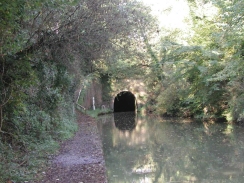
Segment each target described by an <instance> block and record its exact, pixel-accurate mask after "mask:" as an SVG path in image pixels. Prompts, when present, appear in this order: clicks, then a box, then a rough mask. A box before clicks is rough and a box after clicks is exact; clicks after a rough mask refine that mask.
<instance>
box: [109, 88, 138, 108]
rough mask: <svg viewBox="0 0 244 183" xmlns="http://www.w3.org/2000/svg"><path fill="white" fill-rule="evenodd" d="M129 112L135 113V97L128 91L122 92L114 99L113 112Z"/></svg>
mask: <svg viewBox="0 0 244 183" xmlns="http://www.w3.org/2000/svg"><path fill="white" fill-rule="evenodd" d="M129 111H136V97H135V96H134V95H133V93H131V92H129V91H122V92H120V93H119V94H118V95H117V96H116V97H115V99H114V112H129Z"/></svg>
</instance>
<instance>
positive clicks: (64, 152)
mask: <svg viewBox="0 0 244 183" xmlns="http://www.w3.org/2000/svg"><path fill="white" fill-rule="evenodd" d="M77 120H78V124H79V131H78V132H77V133H76V134H75V136H74V137H73V138H72V139H71V140H68V141H65V142H64V143H63V144H62V145H61V149H60V153H59V154H58V155H57V156H55V157H53V159H52V165H51V167H49V169H48V170H47V171H46V172H45V177H44V178H43V180H41V181H39V183H44V182H45V183H107V177H106V169H105V162H104V157H103V151H102V143H101V139H100V136H99V133H98V130H97V124H96V121H95V120H94V119H93V118H91V117H89V116H86V115H84V114H82V113H81V112H79V111H77Z"/></svg>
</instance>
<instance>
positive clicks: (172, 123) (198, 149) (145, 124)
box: [98, 113, 244, 183]
mask: <svg viewBox="0 0 244 183" xmlns="http://www.w3.org/2000/svg"><path fill="white" fill-rule="evenodd" d="M98 128H99V131H100V134H101V137H102V142H103V151H104V157H105V163H106V168H107V176H108V181H109V183H188V182H191V183H232V182H233V183H242V182H244V128H243V127H240V126H236V125H230V124H227V123H215V124H212V123H207V122H196V121H190V120H185V119H177V118H166V119H164V118H158V117H151V116H139V115H137V114H135V113H115V114H110V115H105V116H101V117H100V118H99V120H98Z"/></svg>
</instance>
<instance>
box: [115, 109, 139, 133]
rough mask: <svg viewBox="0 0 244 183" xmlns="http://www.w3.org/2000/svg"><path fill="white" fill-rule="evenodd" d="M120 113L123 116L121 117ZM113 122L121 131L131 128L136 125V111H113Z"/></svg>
mask: <svg viewBox="0 0 244 183" xmlns="http://www.w3.org/2000/svg"><path fill="white" fill-rule="evenodd" d="M123 114H124V115H123ZM122 115H123V118H121V116H122ZM114 123H115V126H116V127H117V128H118V129H120V130H122V131H124V130H133V129H134V128H135V127H136V113H135V112H130V113H114Z"/></svg>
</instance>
